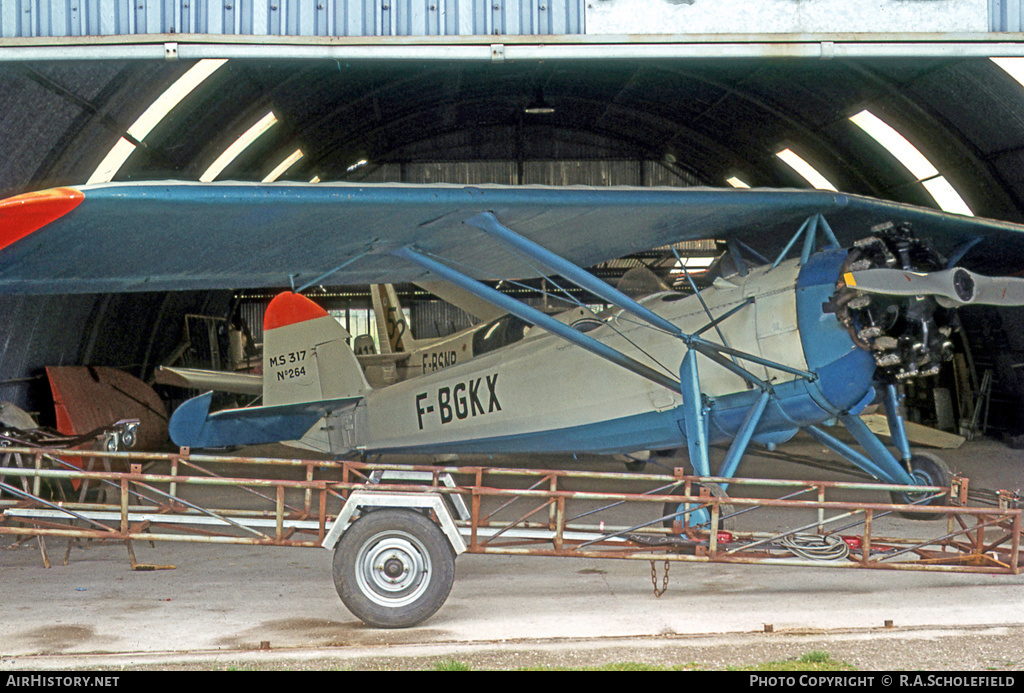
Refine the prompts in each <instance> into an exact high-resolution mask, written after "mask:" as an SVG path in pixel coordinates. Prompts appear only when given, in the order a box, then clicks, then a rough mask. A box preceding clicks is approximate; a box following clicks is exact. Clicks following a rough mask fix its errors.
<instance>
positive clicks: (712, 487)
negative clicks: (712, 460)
mask: <svg viewBox="0 0 1024 693" xmlns="http://www.w3.org/2000/svg"><path fill="white" fill-rule="evenodd" d="M701 487H703V488H706V489H707V490H708V493H709V494H710V495H712V496H714V497H715V498H728V497H729V496H728V494H726V492H725V489H723V488H722V487H721V486H719V485H718V484H715V483H706V484H693V485H692V486H691V487H690V494H691V495H694V496H698V495H700V489H701ZM682 488H683V487H682V486H679V487H677V488H675V489H673V490H672V491H671V493H676V492H681V490H682ZM701 505H702V504H701V503H665V507H664V508H663V509H662V512H661V514H662V515H663V516H669V515H672V516H675V515H676V514H677V513H682V512H686V511H687V510H691V509H692V508H695V510H692V511H691V512H690V513H689V515H688V517H689V518H690V526H691V527H700V526H701V525H706V526H710V524H711V506H705V507H701ZM732 513H733V509H732V505H730V504H729V503H720V504H719V505H718V517H719V521H718V528H719V529H725V524H726V521H724V520H722V519H721V518H723V517H726V516H727V515H732ZM675 520H676V517H665V519H664V520H663V521H662V524H663V525H664V526H665V528H666V529H672V525H673V524H674V523H675ZM679 520H680V522H682V521H683V516H679Z"/></svg>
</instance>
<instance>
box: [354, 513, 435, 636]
mask: <svg viewBox="0 0 1024 693" xmlns="http://www.w3.org/2000/svg"><path fill="white" fill-rule="evenodd" d="M454 581H455V551H454V550H453V549H452V546H451V544H450V543H449V541H448V539H447V537H445V535H444V532H442V531H441V528H440V527H438V526H437V525H436V524H435V523H434V522H433V521H432V520H431V519H430V518H428V517H426V516H424V515H421V514H420V513H417V512H415V511H412V510H396V509H391V508H388V509H382V510H377V511H376V512H372V513H368V514H365V515H363V516H362V517H360V518H359V519H358V520H356V521H355V522H354V523H352V526H351V527H349V528H348V529H347V530H345V533H344V534H342V535H341V540H340V541H339V542H338V545H337V547H335V550H334V586H335V589H337V590H338V596H339V597H341V601H342V602H343V603H344V604H345V606H346V607H348V609H349V611H351V612H352V613H353V614H354V615H355V616H357V617H359V618H360V619H361V620H362V621H363V622H365V623H367V624H368V625H371V626H376V627H378V628H408V627H410V626H415V625H416V624H418V623H422V622H423V621H425V620H426V619H428V618H430V616H432V615H433V614H434V612H436V611H437V610H438V609H440V608H441V605H442V604H444V602H445V600H446V599H447V598H448V594H449V593H450V592H451V589H452V583H453V582H454Z"/></svg>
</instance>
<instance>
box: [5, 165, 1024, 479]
mask: <svg viewBox="0 0 1024 693" xmlns="http://www.w3.org/2000/svg"><path fill="white" fill-rule="evenodd" d="M28 209H31V210H32V214H31V215H28V214H25V213H24V212H25V210H28ZM29 216H30V217H31V220H32V221H31V223H29V222H26V221H19V220H23V219H25V218H28V217H29ZM0 218H2V219H6V220H13V221H11V223H10V224H9V225H8V227H7V228H10V229H12V231H10V232H7V234H6V237H5V238H0V248H2V249H0V268H2V269H0V290H3V291H36V292H39V291H41V290H49V291H72V290H76V291H87V290H93V291H95V290H135V289H140V288H147V289H157V288H199V287H216V286H257V285H259V286H265V285H273V284H275V283H276V284H278V285H281V284H286V283H288V282H291V283H292V284H293V285H300V291H301V287H302V286H315V285H318V284H321V283H323V282H324V281H325V280H326V279H329V280H330V281H333V282H336V283H364V282H365V283H376V282H379V281H382V280H385V279H387V280H389V281H409V280H415V279H422V278H424V277H428V278H431V279H443V280H445V281H448V282H451V283H453V284H455V285H457V286H459V287H460V288H462V289H464V290H466V291H469V292H471V293H473V294H475V295H477V296H479V297H481V298H483V299H485V300H487V301H490V302H492V303H494V304H495V305H496V306H498V307H499V308H500V309H502V310H504V311H507V312H508V313H510V314H511V315H514V316H516V317H518V318H520V319H522V320H525V321H527V322H529V323H531V324H534V325H536V326H538V327H540V328H543V329H544V330H546V331H547V332H549V333H550V334H549V335H547V336H544V337H539V338H535V339H529V340H523V341H519V342H516V343H514V344H510V345H508V346H505V347H503V348H499V349H495V350H494V351H492V352H489V353H486V354H482V355H479V356H477V357H476V358H474V359H473V360H471V361H468V362H465V363H457V364H455V365H454V366H451V367H449V368H446V369H444V370H441V371H437V372H434V373H424V374H423V375H421V376H418V377H413V378H410V379H407V380H404V381H401V382H397V383H395V384H393V385H390V386H387V387H383V388H378V389H373V388H370V387H369V385H368V384H367V382H366V379H365V377H364V376H363V372H362V370H361V369H360V367H359V364H358V362H357V360H356V357H355V355H354V354H353V353H352V351H351V349H349V348H348V347H347V345H346V343H345V340H346V339H347V338H348V335H347V333H346V332H345V331H344V330H343V329H342V328H341V327H340V326H339V325H338V324H337V323H336V322H335V321H334V320H333V319H332V318H330V317H329V316H327V315H326V313H324V311H323V310H322V309H320V308H319V307H318V306H316V305H315V304H314V303H313V302H312V301H310V300H308V299H306V298H305V297H303V296H302V295H301V294H300V293H299V292H295V293H293V292H286V293H283V294H281V295H280V296H278V297H277V298H276V299H274V301H273V302H272V303H271V305H270V307H269V308H268V310H267V315H266V320H265V324H264V388H263V392H264V396H263V405H262V406H259V407H250V408H243V409H233V410H227V411H221V412H215V413H211V412H209V405H210V396H209V395H208V394H207V395H202V396H200V397H197V398H194V399H193V400H190V401H188V402H186V403H185V404H184V405H182V406H181V407H179V408H178V410H177V411H176V412H175V413H174V416H173V417H172V420H171V425H170V429H171V435H172V438H173V439H174V441H175V442H176V443H177V444H179V445H182V446H189V447H212V446H224V445H237V444H249V443H262V442H270V441H287V440H297V439H299V438H302V437H303V436H305V435H306V434H307V433H310V432H311V429H312V428H313V427H314V426H319V427H322V428H323V429H324V430H323V431H322V432H321V433H322V436H323V439H324V441H325V443H326V445H327V446H328V448H329V449H330V451H331V452H333V453H335V454H338V455H342V454H348V453H351V452H364V453H373V452H414V453H461V452H478V453H493V452H554V451H559V452H561V451H567V452H568V451H571V452H609V453H610V452H625V453H628V452H632V451H636V450H658V449H669V448H679V447H686V448H687V449H688V450H689V454H690V459H691V463H692V465H693V468H694V471H695V473H696V474H699V475H710V474H712V473H715V474H716V475H718V476H723V477H730V476H732V475H733V474H734V473H735V471H736V469H737V466H738V464H739V462H740V459H741V458H742V455H743V453H744V451H745V450H746V448H747V446H748V445H749V443H750V442H751V441H758V442H765V443H768V442H779V441H783V440H785V439H787V438H788V437H790V436H792V435H793V434H794V433H795V432H796V431H798V430H805V431H807V432H808V433H809V434H811V435H812V436H814V437H815V438H816V439H817V440H819V441H821V442H822V443H824V444H825V445H827V446H829V447H831V448H832V449H834V450H836V451H837V452H839V453H840V454H842V455H843V456H844V457H846V458H847V459H849V460H850V461H851V462H853V463H854V464H856V465H857V466H859V467H861V468H862V469H864V470H866V471H867V472H869V473H870V474H871V475H872V476H874V477H876V478H878V479H880V480H882V481H886V482H890V483H898V484H913V485H924V486H932V485H936V486H940V485H945V484H946V483H947V482H948V471H947V470H946V469H945V468H944V466H943V465H942V464H941V462H938V461H936V460H935V459H934V458H932V457H931V456H922V455H914V454H913V452H912V451H911V449H910V445H909V442H908V441H907V438H906V435H905V433H904V430H903V425H902V418H901V415H900V412H899V409H900V407H899V398H898V389H897V386H898V384H899V383H900V382H901V381H904V380H907V379H911V378H916V377H923V376H927V375H931V374H933V373H935V372H937V369H938V367H939V365H940V364H941V362H942V361H943V360H944V359H946V358H947V357H948V356H949V354H950V350H951V344H950V341H949V336H950V330H951V327H952V326H953V325H955V320H956V313H955V309H956V308H957V307H961V306H970V305H972V304H978V303H988V304H995V305H1020V304H1022V303H1024V288H1022V281H1021V280H1016V279H989V278H986V277H983V276H980V275H976V274H974V273H971V272H969V271H968V270H966V269H964V268H960V267H957V266H956V264H957V262H958V261H960V260H961V259H962V258H963V257H964V256H965V254H966V253H967V252H968V251H971V248H972V247H973V246H975V245H977V244H979V243H981V242H982V241H984V240H985V239H986V238H988V239H989V241H990V242H998V243H1000V244H1001V245H1002V246H1003V247H1005V248H1007V249H1019V248H1020V247H1021V245H1022V241H1024V235H1022V234H1021V231H1022V228H1021V227H1019V226H1016V225H1013V224H1007V223H1002V222H996V221H991V220H984V219H976V218H968V217H961V216H956V215H950V214H945V213H941V212H937V211H934V210H926V209H921V208H915V207H909V206H905V205H899V204H894V203H888V202H883V201H878V200H872V199H868V198H863V197H857V196H851V195H843V194H834V193H826V192H821V191H767V190H754V191H747V190H744V191H734V190H709V189H680V190H664V189H604V190H598V189H578V188H570V189H553V188H506V187H493V188H492V187H483V188H463V187H458V186H349V185H329V186H323V185H320V186H301V185H275V186H257V185H245V184H213V185H194V184H180V183H179V184H168V183H163V184H157V183H140V184H117V185H113V184H112V185H108V186H96V187H86V188H82V189H74V190H71V189H62V190H60V191H50V192H45V193H40V194H37V195H36V196H35V197H31V198H28V199H20V198H12V199H11V200H7V201H4V202H2V203H0ZM826 220H827V221H826ZM880 224H881V225H880ZM908 225H911V226H912V231H911V230H910V226H908ZM200 228H201V229H202V234H201V235H200V234H198V231H199V229H200ZM157 231H159V233H157ZM151 232H152V235H151ZM135 234H145V238H144V242H145V244H146V245H147V246H150V245H155V246H156V248H147V252H145V253H138V254H133V253H128V254H127V255H128V257H127V258H125V257H124V253H122V257H121V258H119V262H118V263H117V264H116V265H115V264H114V263H111V262H109V261H108V260H107V259H106V258H105V257H104V256H103V255H102V254H101V253H102V251H103V249H104V247H109V246H110V244H111V243H113V244H116V243H118V242H119V241H123V240H124V237H125V236H126V235H127V236H129V237H130V236H134V235H135ZM243 236H244V240H243V239H242V238H241V237H243ZM769 236H771V237H774V238H775V240H776V242H777V244H778V246H780V247H782V250H781V252H779V253H778V255H777V258H776V259H775V260H774V261H769V260H764V261H763V262H762V264H760V265H758V266H752V260H753V257H754V253H752V252H751V250H750V249H749V248H745V249H744V248H741V243H740V241H743V240H747V241H752V242H753V241H764V240H765V238H766V237H769ZM699 237H715V238H719V239H724V240H726V241H728V242H729V244H730V254H731V255H732V258H733V262H734V264H735V265H736V268H737V271H736V273H735V274H732V275H731V276H727V277H723V278H720V279H719V280H717V281H716V282H715V283H714V285H713V286H711V287H709V288H707V289H705V290H704V291H702V292H700V294H698V295H693V296H686V295H682V294H678V293H673V292H667V293H661V294H656V295H653V296H649V297H647V298H646V299H643V300H641V301H639V302H636V301H633V300H632V299H629V298H628V297H626V296H624V295H622V294H620V293H619V292H617V291H616V290H614V289H612V288H611V287H609V286H608V285H607V284H604V283H603V282H600V281H599V280H596V279H595V278H594V277H593V276H592V275H589V274H588V273H587V272H585V271H584V270H582V269H580V266H582V265H591V264H594V263H596V262H599V261H602V260H605V259H610V258H614V257H619V256H622V255H624V254H627V253H629V252H634V251H637V250H641V249H646V248H651V247H655V246H659V245H665V244H668V243H672V242H675V241H680V240H687V239H692V238H699ZM839 238H843V239H844V240H847V241H848V243H847V244H846V245H845V246H844V245H843V244H842V243H840V241H839ZM926 238H927V239H930V240H924V239H926ZM5 241H6V242H5ZM798 241H799V244H798V243H797V242H798ZM931 241H934V245H933V243H932V242H931ZM71 242H76V243H77V244H80V245H82V246H83V248H87V252H86V253H85V256H84V257H83V258H81V259H80V260H79V261H77V262H76V267H75V268H67V267H64V266H62V265H61V264H60V263H59V262H58V261H57V260H55V258H54V257H53V255H54V253H52V252H47V248H48V245H49V244H52V243H64V244H67V243H71ZM819 242H820V243H819ZM86 243H88V245H87V246H86ZM243 243H244V245H245V247H247V248H255V249H256V250H255V251H254V254H253V256H251V257H250V256H239V255H238V253H232V252H230V250H231V249H232V248H235V247H237V246H240V245H241V244H243ZM175 244H177V245H175ZM762 245H763V243H762ZM819 245H820V246H821V247H819ZM783 246H784V247H783ZM794 247H796V248H798V249H799V252H796V253H795V256H794V257H792V258H788V255H789V253H790V250H792V249H793V248H794ZM172 248H181V249H183V252H178V253H174V252H171V249H172ZM161 249H162V250H163V252H161ZM499 249H501V250H507V251H509V252H507V253H505V252H498V250H499ZM940 249H941V252H940ZM971 252H977V251H971ZM1016 257H1021V255H1020V254H1019V253H1018V254H1017V255H1016ZM325 258H327V259H325ZM510 258H511V259H510ZM524 258H525V260H526V261H527V264H526V265H525V266H527V267H529V268H531V269H527V270H524V269H523V267H524V265H523V264H521V262H522V260H523V259H524ZM537 268H543V270H544V271H546V272H551V273H552V274H556V275H559V276H561V277H563V278H564V279H565V280H567V281H570V282H573V283H575V284H577V285H579V286H581V287H582V288H584V289H586V290H588V291H591V292H593V293H594V294H596V295H598V296H599V297H601V299H602V300H604V301H607V302H608V303H610V304H612V305H613V306H615V307H616V308H617V310H616V311H615V312H614V313H613V314H612V315H611V316H610V317H608V318H606V319H604V320H603V321H602V322H601V324H600V325H598V326H595V327H594V328H593V329H591V330H589V331H587V332H585V333H584V332H580V331H577V330H574V329H572V328H570V327H567V326H566V325H564V324H562V323H560V322H559V321H557V320H554V319H552V318H550V317H549V316H546V315H544V314H543V313H540V312H539V311H536V310H534V309H532V308H529V307H528V306H525V305H524V304H522V303H520V302H518V301H516V300H514V299H512V298H510V297H508V296H506V295H503V294H500V293H498V292H496V291H494V290H493V289H490V288H489V287H488V286H486V285H485V284H483V283H482V282H481V281H479V280H480V279H483V278H498V277H512V276H527V275H529V274H530V273H536V272H537ZM1013 269H1017V268H1013ZM35 277H45V278H46V279H45V281H46V286H45V288H44V287H43V286H42V285H41V283H40V282H39V280H36V279H35ZM296 280H298V281H296ZM876 399H877V400H881V401H883V402H884V403H885V405H886V412H887V416H888V418H889V424H890V430H891V432H892V438H893V441H894V444H895V447H896V453H895V454H893V453H892V452H890V451H889V449H888V448H887V447H886V446H885V445H884V444H882V442H881V441H880V440H879V439H878V438H877V437H876V436H875V435H874V434H873V433H871V431H870V430H868V429H867V427H866V426H865V425H864V424H863V422H861V421H860V419H859V418H858V417H857V416H856V414H857V413H858V412H860V411H861V410H862V409H863V408H864V407H865V406H867V405H868V404H870V403H872V402H874V401H875V400H876ZM321 420H323V421H324V422H325V423H318V422H320V421H321ZM829 420H838V421H839V422H841V423H842V424H843V425H845V426H846V428H847V429H848V430H849V431H850V433H851V434H852V435H853V436H854V438H855V439H856V440H857V441H858V443H859V444H860V446H861V448H862V450H856V449H854V448H852V447H850V446H848V445H846V444H844V443H842V442H841V441H839V440H838V439H836V438H835V437H834V436H832V435H831V434H829V433H827V432H826V431H825V430H824V429H823V428H821V424H822V423H823V422H826V421H829ZM726 441H732V442H731V445H730V447H729V450H728V452H727V454H726V457H725V460H724V462H723V463H722V466H721V467H720V468H719V469H717V470H712V469H711V468H710V460H709V456H708V446H709V445H710V444H715V443H719V442H726Z"/></svg>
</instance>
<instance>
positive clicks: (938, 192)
mask: <svg viewBox="0 0 1024 693" xmlns="http://www.w3.org/2000/svg"><path fill="white" fill-rule="evenodd" d="M850 121H851V122H852V123H853V124H854V125H856V126H858V127H859V128H860V129H862V130H863V131H864V132H866V133H867V134H868V135H869V136H870V137H871V138H872V139H874V140H875V141H876V142H878V143H879V144H880V145H882V146H883V147H885V149H886V150H888V152H889V153H890V154H892V155H893V156H894V157H896V160H897V161H899V162H900V163H901V164H903V166H904V167H906V169H907V170H908V171H910V175H912V176H914V178H916V179H917V180H918V181H919V182H920V183H921V185H923V186H924V188H925V190H927V191H928V194H929V195H931V196H932V198H933V199H934V200H935V203H936V204H938V205H939V209H942V210H944V211H946V212H955V213H956V214H965V215H967V216H974V213H973V212H972V211H971V208H970V207H968V206H967V203H966V202H964V201H963V198H961V197H960V195H959V194H958V193H957V192H956V190H954V189H953V186H952V185H950V184H949V181H947V180H946V178H945V177H944V176H942V175H940V174H939V170H938V169H937V168H935V166H933V165H932V162H930V161H929V160H928V159H927V158H926V157H925V156H924V154H922V153H921V152H920V151H919V150H918V149H917V147H915V146H914V145H912V144H911V143H910V142H909V141H908V140H907V138H906V137H904V136H903V135H901V134H900V133H899V132H897V131H896V129H895V128H893V127H892V126H891V125H889V124H888V123H886V122H885V121H883V120H882V119H881V118H879V117H878V116H876V115H875V114H873V113H871V111H866V110H865V111H861V112H860V113H858V114H856V115H854V116H851V117H850Z"/></svg>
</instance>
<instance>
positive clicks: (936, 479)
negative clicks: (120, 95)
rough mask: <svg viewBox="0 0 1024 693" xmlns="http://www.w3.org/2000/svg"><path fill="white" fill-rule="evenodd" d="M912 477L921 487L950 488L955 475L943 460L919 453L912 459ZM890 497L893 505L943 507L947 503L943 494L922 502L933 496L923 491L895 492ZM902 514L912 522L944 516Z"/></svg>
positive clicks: (929, 454)
mask: <svg viewBox="0 0 1024 693" xmlns="http://www.w3.org/2000/svg"><path fill="white" fill-rule="evenodd" d="M910 476H912V477H913V478H914V481H915V482H916V483H918V484H919V485H921V486H945V487H947V488H948V487H949V484H950V481H951V479H952V478H953V473H952V472H951V471H950V470H949V467H947V466H946V463H945V462H943V461H942V459H941V458H939V457H937V456H935V455H933V454H931V453H928V452H919V453H917V454H915V455H914V456H913V457H911V458H910ZM889 495H890V496H891V497H892V502H893V503H899V504H906V505H909V504H912V503H913V504H916V505H943V504H945V502H946V499H945V496H944V495H943V494H939V495H937V496H935V497H933V498H930V499H929V500H927V501H922V499H924V498H928V496H929V495H932V494H929V493H928V492H927V491H922V492H921V493H902V492H896V491H893V492H892V493H890V494H889ZM900 514H901V515H902V516H903V517H906V518H909V519H911V520H937V519H941V518H942V517H943V515H938V514H935V513H913V512H906V513H900Z"/></svg>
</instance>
